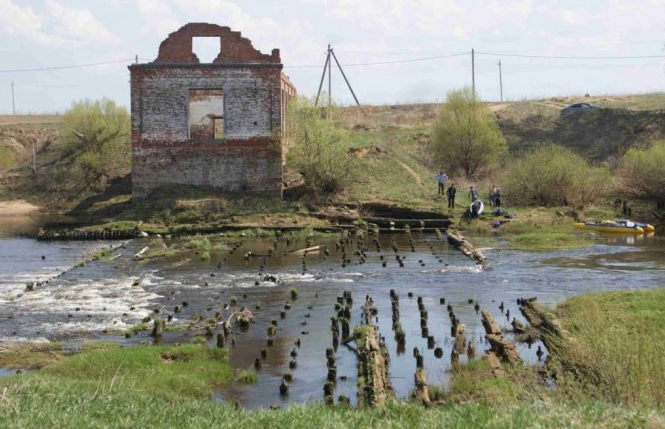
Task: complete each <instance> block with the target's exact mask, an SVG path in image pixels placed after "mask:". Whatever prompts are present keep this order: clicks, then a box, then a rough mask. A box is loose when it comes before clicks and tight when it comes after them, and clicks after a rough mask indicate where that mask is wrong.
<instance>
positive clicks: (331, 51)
mask: <svg viewBox="0 0 665 429" xmlns="http://www.w3.org/2000/svg"><path fill="white" fill-rule="evenodd" d="M330 53H331V54H332V57H333V58H334V60H335V63H337V67H338V68H339V71H340V72H342V77H343V78H344V82H346V86H348V87H349V91H351V95H353V99H354V100H356V104H357V105H358V106H360V102H359V101H358V97H356V93H355V92H353V88H351V84H350V83H349V80H348V79H347V78H346V74H345V73H344V69H342V66H341V64H340V63H339V61H337V55H335V51H333V50H332V49H330Z"/></svg>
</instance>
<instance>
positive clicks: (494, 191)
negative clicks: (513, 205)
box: [436, 171, 501, 209]
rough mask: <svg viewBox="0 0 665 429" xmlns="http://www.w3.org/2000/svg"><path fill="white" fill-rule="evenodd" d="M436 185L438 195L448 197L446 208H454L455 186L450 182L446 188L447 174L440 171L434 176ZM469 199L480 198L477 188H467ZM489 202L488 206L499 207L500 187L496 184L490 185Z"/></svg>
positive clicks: (472, 200)
mask: <svg viewBox="0 0 665 429" xmlns="http://www.w3.org/2000/svg"><path fill="white" fill-rule="evenodd" d="M436 181H437V184H438V185H439V186H438V195H444V194H445V195H446V197H447V198H448V208H449V209H452V208H455V196H456V195H457V188H456V187H455V184H454V183H451V184H450V186H449V187H448V189H446V182H447V181H448V175H447V174H446V173H444V172H443V171H441V172H440V173H439V175H438V176H437V178H436ZM469 200H471V202H472V203H473V202H475V201H479V200H480V193H479V192H478V189H476V188H474V187H473V186H471V187H470V188H469ZM489 203H490V207H494V208H501V189H500V188H499V187H497V186H496V185H492V187H491V188H490V190H489Z"/></svg>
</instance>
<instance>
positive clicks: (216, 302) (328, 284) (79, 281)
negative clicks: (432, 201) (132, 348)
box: [0, 225, 665, 407]
mask: <svg viewBox="0 0 665 429" xmlns="http://www.w3.org/2000/svg"><path fill="white" fill-rule="evenodd" d="M1 228H2V226H1V225H0V229H1ZM6 235H7V234H5V237H4V238H0V273H2V274H1V275H0V341H3V342H5V341H71V342H73V343H76V342H79V341H81V340H82V339H104V340H111V341H119V342H123V343H129V344H141V343H152V342H153V341H154V340H153V339H152V338H151V337H150V336H149V332H147V331H146V332H141V333H139V334H137V335H132V336H131V337H130V338H125V336H124V331H125V330H126V329H127V328H129V327H130V326H132V325H134V324H136V323H138V322H140V321H141V319H143V318H144V317H147V316H150V317H155V316H159V317H164V318H167V317H168V316H169V315H171V316H172V321H171V322H169V323H168V324H167V326H172V327H177V328H178V329H173V330H171V329H168V330H167V332H166V333H165V335H164V336H163V337H162V338H161V339H160V341H161V342H163V343H183V342H188V341H191V340H192V338H193V337H194V336H195V335H197V334H200V333H202V331H199V330H196V329H187V326H188V325H189V324H190V323H191V321H192V320H194V319H196V318H197V317H199V316H200V317H201V318H203V319H204V320H207V319H208V318H210V317H213V316H214V315H215V313H217V312H221V313H222V315H224V316H226V317H228V315H230V312H231V311H232V310H233V309H234V308H240V307H243V306H244V307H246V308H248V309H250V310H251V311H252V312H254V316H255V319H254V323H253V324H252V325H251V326H250V327H249V329H247V330H244V331H242V330H240V329H238V328H234V331H236V332H234V334H233V336H232V337H233V338H234V343H235V345H232V344H231V341H228V342H227V344H226V347H228V349H229V355H230V360H231V364H232V366H233V367H234V368H236V369H244V368H253V367H254V361H255V359H256V358H257V357H260V356H261V351H262V350H263V349H265V350H266V357H265V358H264V359H263V360H262V363H263V364H262V367H261V370H260V371H259V373H258V380H257V382H256V383H255V384H252V385H242V384H238V383H236V384H233V385H232V386H231V387H229V388H227V389H224V390H221V391H219V392H218V394H217V397H218V398H219V399H232V400H236V401H238V402H239V403H241V404H242V405H244V406H247V407H256V406H268V405H271V404H277V405H280V404H283V403H286V402H304V401H308V400H321V399H322V396H323V390H322V388H323V384H324V383H325V380H326V374H327V369H326V355H325V350H326V348H327V347H331V346H332V334H331V330H330V325H331V322H330V318H331V316H334V315H335V314H336V313H337V311H336V309H335V303H336V298H337V297H338V296H342V294H343V291H345V290H348V291H351V292H352V295H353V300H354V302H353V306H352V312H351V315H352V317H351V325H352V326H354V325H357V324H358V323H359V321H360V306H361V305H362V303H363V302H364V298H365V296H366V295H371V296H372V297H373V298H374V301H375V304H376V307H377V308H378V324H379V327H380V332H381V334H382V335H383V336H384V337H385V339H386V344H387V347H388V350H389V352H390V358H391V364H390V376H391V379H392V383H393V386H394V387H395V390H396V394H397V396H400V397H403V396H406V395H408V394H409V392H410V390H411V389H412V388H413V374H414V371H415V367H416V361H415V359H414V357H413V349H414V347H417V348H418V349H420V351H421V354H423V355H424V356H425V359H424V360H425V370H426V372H427V375H428V380H429V382H430V384H438V385H443V386H445V385H446V384H447V382H448V380H449V375H450V352H451V348H452V338H451V336H450V334H451V333H450V323H451V322H450V318H449V316H448V309H447V305H448V304H450V305H451V306H452V307H453V308H454V311H455V314H456V315H457V317H458V318H459V319H461V321H462V322H463V323H465V324H466V326H467V340H468V341H471V342H473V343H474V344H475V346H476V349H477V350H478V351H479V353H482V350H484V349H486V348H487V345H486V344H485V342H484V339H483V337H484V330H483V327H482V324H481V319H480V315H479V314H477V312H476V310H475V309H474V304H475V302H478V303H479V305H480V308H481V309H489V310H490V311H491V312H492V314H493V315H494V317H495V319H496V320H497V322H499V323H500V324H501V325H502V326H503V327H504V328H506V329H508V328H510V321H511V320H512V318H513V317H517V318H518V319H519V320H522V321H524V320H523V319H522V316H521V314H520V313H519V310H518V307H517V305H516V302H515V301H516V299H517V298H518V297H530V296H537V297H538V299H539V300H540V301H541V302H542V303H543V304H546V305H554V304H556V303H557V302H559V301H561V300H562V299H564V298H565V297H567V296H571V295H575V294H580V293H584V292H589V291H596V290H619V289H627V288H653V287H662V281H663V279H664V278H665V242H664V241H663V240H662V239H660V238H658V237H653V238H648V239H642V240H631V239H625V238H610V239H607V240H606V241H605V242H604V243H603V244H596V245H593V246H590V247H587V248H583V249H577V250H568V251H560V252H537V253H536V252H533V253H529V252H520V251H513V250H498V251H493V250H489V251H487V252H486V253H487V256H488V260H489V263H488V264H487V266H485V267H480V266H477V265H476V264H475V263H474V262H473V261H470V260H468V259H467V258H465V257H464V256H463V255H462V254H461V253H459V252H457V251H455V250H454V249H451V248H450V247H449V246H448V245H447V244H446V243H445V241H444V240H442V239H440V238H439V237H437V236H436V235H435V234H421V233H419V232H417V231H414V232H412V233H411V234H410V235H406V234H395V235H390V234H382V235H381V236H380V237H378V240H379V243H380V245H381V251H380V252H379V251H377V249H376V246H375V245H373V244H372V240H373V239H374V238H375V237H373V236H369V237H368V240H367V247H368V249H369V250H368V251H367V253H366V257H365V258H364V259H365V261H364V263H360V262H361V257H360V255H358V254H355V250H356V248H355V246H353V247H349V248H347V258H348V259H351V262H350V263H346V264H344V266H343V264H342V254H341V252H342V250H341V249H339V248H338V247H337V246H336V242H337V241H338V237H334V236H330V237H321V238H314V239H313V240H312V242H311V243H310V244H312V245H322V246H325V247H327V248H328V249H329V253H330V254H329V256H328V257H327V256H326V255H325V253H324V252H323V251H321V252H320V253H316V254H308V255H307V256H306V257H304V258H303V256H302V255H298V254H292V253H290V252H291V251H293V250H296V249H301V248H304V247H306V246H307V243H306V241H305V238H304V237H303V238H300V239H295V238H294V239H293V240H292V242H291V243H290V245H288V246H287V243H286V237H281V238H279V239H278V241H277V246H276V247H274V246H275V245H274V240H275V237H274V236H270V237H265V238H243V237H228V238H223V239H219V238H218V241H219V243H220V245H219V246H217V247H216V248H215V249H216V250H212V251H211V252H210V259H209V260H208V259H207V255H205V257H204V258H203V259H205V260H202V256H204V255H202V252H201V251H200V250H190V251H188V252H185V253H179V254H177V255H171V256H167V257H162V258H155V259H149V260H142V261H136V260H134V258H133V255H134V254H135V253H137V252H138V251H139V250H140V249H142V248H143V247H144V246H146V245H149V246H161V245H162V243H161V242H159V241H151V240H147V239H135V240H132V241H127V242H125V243H124V244H125V246H124V247H122V248H118V249H116V250H114V251H113V252H105V253H106V254H105V255H104V256H102V257H100V258H99V259H98V260H95V261H92V262H90V263H87V264H85V265H84V266H79V267H77V268H74V269H71V268H72V267H74V266H75V265H77V264H78V263H79V262H80V261H81V259H82V258H86V257H87V258H89V257H90V256H91V255H94V254H99V252H100V251H101V250H103V249H105V248H109V246H111V245H114V246H117V245H118V244H121V243H118V242H114V243H107V242H48V243H42V242H36V241H34V240H30V239H25V238H16V237H7V236H6ZM411 239H412V240H413V248H412V247H411V242H410V240H411ZM393 240H394V241H393ZM393 242H394V243H395V244H396V246H397V247H398V254H399V255H400V257H401V258H403V264H402V265H403V266H400V264H399V262H398V261H397V259H396V256H395V252H394V250H393V249H392V248H391V246H392V243H393ZM164 244H165V245H166V246H171V245H172V242H171V241H170V240H168V239H167V240H165V241H164ZM234 246H235V247H237V249H236V250H234V251H233V252H232V253H231V249H232V248H233V247H234ZM270 249H273V250H272V254H273V256H268V255H269V254H270V252H271V250H270ZM248 252H252V254H253V255H254V256H251V257H249V256H247V253H248ZM303 260H304V261H305V265H303ZM384 263H385V264H384ZM384 265H385V266H384ZM303 268H304V269H303ZM46 281H48V283H45V282H46ZM29 282H35V284H37V283H36V282H42V283H41V285H36V286H35V287H34V290H33V291H26V284H27V283H29ZM291 289H296V290H297V292H298V296H297V299H295V300H294V299H292V297H291V295H290V290H291ZM391 289H394V290H395V291H396V293H397V294H398V295H399V297H400V304H401V305H400V314H401V318H400V319H401V324H402V327H403V328H404V330H405V332H406V347H405V350H404V351H403V352H401V351H399V352H398V350H397V344H396V342H395V340H394V333H393V331H392V323H391V304H390V296H389V292H390V290H391ZM410 293H411V294H412V297H409V294H410ZM417 297H422V298H423V302H424V305H425V307H426V309H427V310H428V313H429V321H428V325H429V330H430V335H433V336H434V338H435V343H436V344H435V347H442V348H443V351H444V353H443V357H441V358H436V357H435V355H434V350H433V349H432V348H428V344H427V343H428V342H427V339H426V338H423V337H422V336H421V331H420V323H419V322H420V320H419V312H418V305H417ZM442 298H445V304H441V299H442ZM234 301H237V306H232V305H231V306H229V308H228V309H225V307H226V306H227V305H229V304H231V303H233V302H234ZM470 302H471V303H470ZM502 302H503V303H504V310H503V311H502V310H500V308H499V307H500V304H501V303H502ZM183 303H186V304H183ZM287 303H288V306H287V307H290V308H289V309H285V306H286V304H287ZM257 304H258V307H259V308H258V309H257ZM176 306H178V307H179V310H180V311H179V312H176V311H175V308H176ZM156 311H157V312H158V313H156ZM282 311H284V312H285V317H284V318H282V317H281V314H280V313H281V312H282ZM507 311H509V312H510V313H509V317H506V313H507ZM273 320H276V321H277V333H276V335H275V336H274V344H273V345H272V346H268V345H267V338H268V335H267V329H268V326H269V325H270V324H271V322H272V321H273ZM298 339H300V347H297V346H296V345H295V342H296V341H297V340H298ZM208 341H209V343H210V344H211V346H215V338H214V336H213V337H209V338H208ZM538 345H540V343H534V344H532V345H531V347H529V346H527V345H525V344H519V351H520V353H521V355H522V358H523V359H524V360H525V361H526V362H529V363H532V364H539V362H538V358H537V357H536V353H535V350H536V348H537V347H538ZM294 349H295V350H296V352H297V356H296V357H295V358H292V356H291V352H292V351H293V350H294ZM336 356H337V362H336V364H337V373H338V382H337V387H336V390H335V395H336V396H337V395H340V394H344V395H347V396H349V397H350V398H351V399H352V401H354V400H355V397H356V395H355V392H356V381H357V379H356V364H357V361H356V356H355V354H354V353H353V351H352V350H351V349H350V348H347V347H345V346H344V345H339V347H338V349H337V352H336ZM292 359H293V360H295V361H296V365H297V366H296V367H295V368H292V369H291V371H292V372H293V382H292V383H291V387H290V391H289V395H288V396H285V397H283V396H280V394H279V384H280V382H281V379H282V374H283V373H284V372H286V371H289V369H290V368H289V362H290V361H291V360H292ZM465 359H466V356H465V355H462V357H461V360H462V361H464V360H465ZM3 374H7V372H0V375H3Z"/></svg>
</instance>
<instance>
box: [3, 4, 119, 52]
mask: <svg viewBox="0 0 665 429" xmlns="http://www.w3.org/2000/svg"><path fill="white" fill-rule="evenodd" d="M0 34H6V35H10V36H18V37H22V38H25V39H27V40H30V41H33V42H35V43H37V44H39V45H42V46H46V47H50V48H72V47H80V46H85V45H91V44H100V43H101V44H111V43H115V42H117V41H118V38H117V37H116V36H115V35H114V34H113V33H111V32H110V31H109V30H108V29H106V27H104V25H103V24H102V23H101V22H99V21H98V20H97V18H95V16H94V15H93V14H92V12H90V10H89V9H72V8H67V7H64V6H62V5H61V4H60V3H58V2H56V1H53V0H47V1H46V3H45V5H44V8H43V9H40V13H37V12H35V11H34V10H33V9H32V8H30V7H27V6H26V7H22V6H18V5H16V4H14V3H13V2H12V0H0Z"/></svg>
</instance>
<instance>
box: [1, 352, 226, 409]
mask: <svg viewBox="0 0 665 429" xmlns="http://www.w3.org/2000/svg"><path fill="white" fill-rule="evenodd" d="M231 379H232V373H231V368H230V367H229V365H228V361H227V358H226V354H225V352H224V351H223V350H222V349H217V348H206V347H201V346H198V345H184V346H180V347H162V346H135V347H126V348H117V347H113V348H109V347H103V348H98V349H92V350H88V351H85V352H83V353H80V354H76V355H73V356H71V357H69V358H67V359H60V360H57V361H56V362H53V363H50V364H47V365H45V366H43V367H42V369H41V370H40V371H36V372H30V373H28V374H25V375H21V376H14V377H9V378H6V379H2V380H0V390H1V389H3V388H4V387H7V389H8V390H10V391H12V390H15V389H17V388H18V387H20V386H24V388H25V387H26V386H27V387H29V386H31V385H34V386H42V387H44V388H45V389H47V390H52V391H56V390H58V389H63V390H68V389H69V390H72V391H78V392H79V395H80V396H81V397H88V398H89V399H91V398H94V397H95V395H96V394H100V393H101V394H102V395H105V394H108V395H112V394H114V393H115V394H118V395H124V394H127V393H128V392H131V393H132V394H141V395H148V396H149V397H151V398H152V399H153V400H157V399H161V400H165V401H169V402H178V401H183V400H185V399H187V398H209V397H210V396H211V395H212V392H213V389H214V387H215V386H216V385H223V384H226V383H228V382H229V381H230V380H231Z"/></svg>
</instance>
